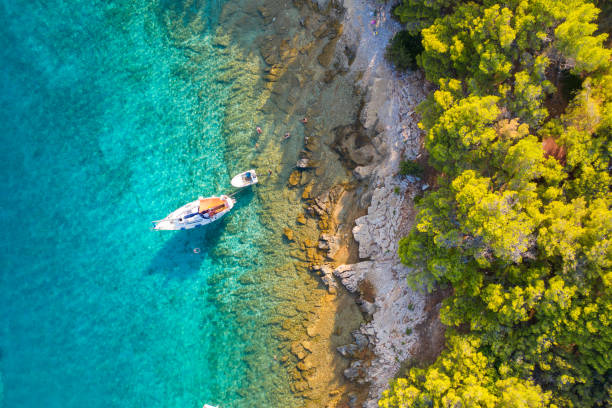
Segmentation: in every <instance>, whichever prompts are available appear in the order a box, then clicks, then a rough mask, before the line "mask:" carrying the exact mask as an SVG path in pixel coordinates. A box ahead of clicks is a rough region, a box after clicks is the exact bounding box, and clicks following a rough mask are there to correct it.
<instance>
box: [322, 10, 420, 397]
mask: <svg viewBox="0 0 612 408" xmlns="http://www.w3.org/2000/svg"><path fill="white" fill-rule="evenodd" d="M342 4H343V7H344V10H345V13H344V16H343V19H342V25H343V27H344V31H343V33H342V35H341V37H340V39H339V40H338V42H337V45H336V48H337V50H339V49H343V50H344V49H351V50H353V52H352V53H351V54H352V55H353V56H354V58H353V60H352V63H351V64H350V66H347V67H345V68H346V69H348V70H349V72H353V73H355V75H356V77H358V78H359V80H358V84H359V85H360V86H361V88H362V94H364V95H365V106H364V108H363V109H362V112H361V117H360V123H361V125H362V126H363V128H364V129H365V130H367V131H368V132H371V133H374V134H375V136H374V137H373V138H372V145H373V146H376V154H375V155H374V154H373V155H372V156H371V157H372V159H371V160H368V161H367V162H366V161H364V162H363V163H360V162H356V164H357V167H356V168H355V169H354V170H353V174H354V175H355V177H356V178H357V179H358V180H366V179H367V182H368V186H369V191H368V192H367V193H366V194H363V196H364V197H371V200H370V203H369V206H368V210H367V214H366V215H364V216H362V217H360V218H358V219H357V220H356V221H355V226H354V227H353V230H352V232H353V236H354V238H355V240H356V241H357V242H358V244H359V257H360V259H361V261H360V262H358V263H355V264H351V265H340V266H338V267H336V268H335V269H334V275H335V276H336V277H338V278H339V279H340V281H341V282H342V284H343V285H344V286H345V287H346V288H347V289H348V290H349V291H350V292H353V293H360V294H363V295H364V297H365V294H364V293H362V292H363V290H362V289H363V287H364V286H368V285H371V289H372V290H370V291H369V292H371V293H370V296H374V299H373V302H370V301H371V300H372V299H371V298H370V299H367V300H366V299H362V300H361V303H362V310H363V308H364V307H365V309H367V312H368V313H371V315H372V318H371V320H370V321H369V322H368V323H365V324H363V325H362V326H361V327H360V329H359V331H358V333H359V336H360V337H359V340H357V339H358V337H357V336H355V339H356V341H360V342H361V343H367V344H368V347H369V348H370V349H371V350H372V351H373V353H374V358H373V359H372V360H371V361H369V362H368V363H369V364H364V362H362V361H360V360H355V361H353V362H352V363H351V366H350V367H349V368H348V369H347V370H346V371H345V372H344V374H345V376H346V377H347V378H351V379H353V380H354V381H356V382H358V383H364V382H368V383H370V389H369V395H368V399H367V400H366V401H365V403H364V405H363V406H364V407H366V408H374V407H377V405H378V404H377V401H378V399H379V398H380V396H381V394H382V391H383V390H384V389H385V388H386V387H387V386H388V383H389V381H390V380H391V379H392V378H393V377H394V376H395V375H396V374H397V372H398V370H399V368H400V364H401V362H402V361H404V360H406V359H408V358H411V357H412V356H411V353H412V352H413V350H416V349H417V347H415V345H416V344H417V342H419V341H420V339H419V338H418V334H417V330H413V329H414V328H415V326H417V325H419V324H423V322H424V320H425V318H426V315H427V313H425V311H424V308H425V303H426V302H425V300H426V295H425V293H423V292H420V291H415V290H412V289H411V288H410V287H408V284H407V282H406V278H407V276H408V275H409V274H410V273H411V270H410V269H409V268H408V267H406V266H404V265H403V264H402V263H401V262H400V260H399V256H398V254H397V250H398V242H399V239H400V238H402V237H404V236H406V235H407V234H408V233H409V232H410V230H411V228H412V224H413V220H414V203H413V202H412V198H411V197H413V196H414V194H415V193H416V189H418V190H420V188H421V187H420V186H419V185H417V184H416V183H414V182H413V183H410V182H409V181H408V180H406V179H402V178H400V177H398V176H397V174H398V172H399V164H400V162H401V161H402V160H405V159H415V158H416V157H417V156H418V154H419V151H420V148H421V143H422V134H421V131H420V130H419V128H418V116H417V115H416V114H415V109H416V106H417V105H418V104H419V103H420V102H421V101H422V100H423V99H424V98H425V96H426V94H427V93H428V91H429V88H428V86H427V85H426V83H425V81H424V78H423V77H422V74H420V73H405V74H404V73H396V72H394V71H393V70H392V67H391V66H390V65H389V64H388V62H387V61H386V60H385V58H384V54H385V49H386V46H387V44H388V42H389V40H390V39H391V38H392V36H393V35H394V34H395V33H396V32H397V31H399V30H400V29H401V28H402V27H401V25H400V24H399V23H398V22H397V21H395V20H393V19H391V17H390V16H391V7H392V3H391V2H389V3H387V4H381V3H380V2H376V1H374V0H343V1H342ZM357 74H358V76H357ZM414 181H415V182H416V181H417V180H414ZM364 305H365V306H364ZM354 346H355V347H353V346H351V345H348V346H345V348H342V349H341V350H338V351H339V352H340V353H342V354H346V355H347V356H351V354H354V350H353V349H354V348H356V347H357V345H356V344H355V345H354Z"/></svg>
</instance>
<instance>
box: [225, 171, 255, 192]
mask: <svg viewBox="0 0 612 408" xmlns="http://www.w3.org/2000/svg"><path fill="white" fill-rule="evenodd" d="M258 181H259V180H257V173H255V170H253V169H251V170H247V171H245V172H244V173H240V174H237V175H235V176H234V178H233V179H232V186H234V187H236V188H242V187H247V186H250V185H253V184H257V182H258Z"/></svg>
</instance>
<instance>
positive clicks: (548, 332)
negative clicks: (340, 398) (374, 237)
mask: <svg viewBox="0 0 612 408" xmlns="http://www.w3.org/2000/svg"><path fill="white" fill-rule="evenodd" d="M410 7H412V8H411V9H410ZM396 13H397V14H398V15H399V16H400V17H401V18H403V19H404V21H408V20H407V19H409V18H416V20H414V21H416V22H417V25H418V26H419V27H420V28H422V35H423V46H424V51H423V53H422V54H421V55H420V57H419V58H418V61H419V64H421V66H422V67H423V68H424V70H425V74H426V76H427V78H428V79H429V80H430V81H432V82H434V83H435V84H437V85H438V89H437V90H436V91H435V92H433V93H432V94H431V95H429V97H428V98H427V99H426V100H425V101H424V102H423V103H422V104H421V106H420V107H419V112H420V113H421V116H422V121H421V123H420V126H421V127H422V129H423V130H424V131H425V135H426V137H425V146H426V148H427V149H428V151H429V157H430V162H431V164H432V165H433V166H434V167H435V168H436V169H437V170H438V171H439V172H440V175H439V177H438V181H437V185H438V189H437V190H435V191H431V192H428V193H426V194H425V195H424V196H423V198H422V199H421V200H420V201H419V202H418V205H417V209H418V215H417V217H416V221H415V228H414V229H413V231H412V232H411V233H410V235H408V236H407V237H405V238H403V239H402V240H401V241H400V243H399V256H400V259H401V260H402V262H403V263H405V264H406V265H409V266H411V267H412V268H413V270H414V273H413V275H411V278H410V280H409V283H410V284H411V285H412V286H414V287H423V286H425V287H427V288H428V289H432V288H433V287H434V286H435V285H441V286H450V287H452V289H453V290H452V295H451V296H450V297H449V298H447V299H446V300H445V301H444V302H443V305H442V308H441V310H440V318H441V320H442V322H443V323H444V324H446V325H447V326H451V327H457V328H461V332H459V331H453V330H449V331H447V333H448V337H447V350H446V351H444V352H443V354H442V355H441V356H440V357H439V358H438V360H437V361H436V362H435V363H434V364H433V365H431V366H430V367H427V368H423V369H420V368H413V369H411V370H410V372H409V374H408V376H407V378H401V379H398V380H396V381H394V382H393V384H392V385H391V388H390V390H388V391H386V392H385V395H384V396H383V398H382V399H381V400H380V402H379V406H381V407H408V406H410V407H426V406H427V407H431V406H434V407H436V406H438V407H446V406H463V407H467V406H469V407H544V406H550V407H555V406H556V407H604V406H607V405H608V404H609V403H610V402H612V353H611V352H610V350H612V318H611V317H610V316H612V241H611V238H610V236H611V235H612V209H611V208H612V194H611V193H610V186H611V185H612V179H611V175H610V163H612V157H611V156H612V154H611V153H612V147H611V144H610V141H611V139H612V68H611V65H610V57H611V51H610V50H609V49H607V48H605V47H604V46H603V44H604V41H605V39H606V35H605V34H598V32H597V27H596V25H595V24H594V21H595V18H596V17H597V15H598V10H597V9H596V8H595V7H594V6H593V4H592V3H590V2H588V1H586V0H566V1H560V0H511V1H508V2H503V4H502V3H501V2H498V1H494V0H484V1H482V2H479V3H471V2H470V3H465V4H464V3H461V2H459V3H454V2H453V4H451V2H450V1H448V2H447V1H444V0H440V1H424V0H406V1H404V3H403V6H400V7H398V9H397V11H396ZM436 16H437V17H436ZM555 70H556V72H566V73H568V72H571V76H569V77H570V78H572V79H573V83H574V84H573V85H571V86H568V85H567V84H562V86H561V87H560V88H561V89H560V90H557V89H556V88H555V86H553V83H552V82H553V81H552V80H549V79H550V78H549V75H550V74H551V72H554V71H555ZM562 77H563V76H562ZM565 77H566V78H567V77H568V74H565ZM568 89H570V90H572V91H571V92H568V93H566V98H567V97H568V96H570V95H571V97H572V100H571V101H570V103H569V105H568V106H567V108H566V109H565V112H563V113H562V114H561V115H559V116H557V117H552V118H551V117H550V115H549V113H548V110H547V109H546V106H545V102H546V101H547V100H548V99H549V96H551V95H552V94H553V93H555V92H562V91H563V92H567V90H568Z"/></svg>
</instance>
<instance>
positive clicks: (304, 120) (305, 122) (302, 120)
mask: <svg viewBox="0 0 612 408" xmlns="http://www.w3.org/2000/svg"><path fill="white" fill-rule="evenodd" d="M300 122H302V123H303V124H307V123H308V118H307V117H304V118H302V119H301V120H300Z"/></svg>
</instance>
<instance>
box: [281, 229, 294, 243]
mask: <svg viewBox="0 0 612 408" xmlns="http://www.w3.org/2000/svg"><path fill="white" fill-rule="evenodd" d="M283 235H284V236H285V238H287V239H288V240H289V241H293V240H294V239H293V231H291V229H290V228H288V227H285V228H283Z"/></svg>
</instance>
